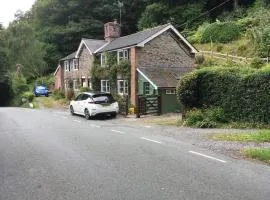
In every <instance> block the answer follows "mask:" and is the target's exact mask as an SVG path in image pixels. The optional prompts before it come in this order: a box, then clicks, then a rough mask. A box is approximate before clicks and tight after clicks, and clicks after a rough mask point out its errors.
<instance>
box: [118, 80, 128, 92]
mask: <svg viewBox="0 0 270 200" xmlns="http://www.w3.org/2000/svg"><path fill="white" fill-rule="evenodd" d="M117 90H118V94H120V95H127V94H128V82H127V80H118V81H117Z"/></svg>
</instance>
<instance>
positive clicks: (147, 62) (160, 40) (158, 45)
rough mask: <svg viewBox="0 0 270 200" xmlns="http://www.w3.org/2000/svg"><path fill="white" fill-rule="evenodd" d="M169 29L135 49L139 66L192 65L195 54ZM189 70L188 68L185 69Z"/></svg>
mask: <svg viewBox="0 0 270 200" xmlns="http://www.w3.org/2000/svg"><path fill="white" fill-rule="evenodd" d="M178 40H180V39H178V37H175V35H174V33H172V32H171V31H166V32H164V33H163V34H161V35H159V36H158V37H156V38H155V39H153V40H152V41H150V42H148V43H147V44H145V46H144V47H143V48H138V49H137V59H138V60H137V62H138V66H141V67H162V68H164V67H181V68H190V71H191V70H192V69H193V67H194V61H195V55H194V54H191V53H190V50H189V49H188V48H187V47H186V46H184V44H183V43H181V41H178ZM187 71H189V70H187Z"/></svg>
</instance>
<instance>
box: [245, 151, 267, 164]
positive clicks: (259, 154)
mask: <svg viewBox="0 0 270 200" xmlns="http://www.w3.org/2000/svg"><path fill="white" fill-rule="evenodd" d="M243 152H244V154H245V156H247V157H249V158H253V159H257V160H260V161H263V162H266V163H270V148H263V149H261V148H256V149H245V150H243Z"/></svg>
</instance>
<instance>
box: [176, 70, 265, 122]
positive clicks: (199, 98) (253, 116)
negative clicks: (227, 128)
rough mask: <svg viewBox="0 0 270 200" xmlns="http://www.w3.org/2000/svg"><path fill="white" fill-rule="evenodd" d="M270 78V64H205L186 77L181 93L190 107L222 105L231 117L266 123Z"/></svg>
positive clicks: (227, 115)
mask: <svg viewBox="0 0 270 200" xmlns="http://www.w3.org/2000/svg"><path fill="white" fill-rule="evenodd" d="M269 80H270V69H269V68H262V69H251V68H237V67H230V68H228V67H226V68H225V67H213V68H203V69H200V70H197V71H194V72H191V73H189V74H187V75H186V76H184V77H183V79H182V80H181V81H180V82H179V84H178V86H177V97H178V99H179V100H180V101H181V103H182V104H183V105H184V107H185V108H186V109H190V108H193V107H195V108H209V107H213V106H214V107H220V108H222V109H223V112H224V116H226V119H228V120H231V121H238V122H249V123H265V124H266V123H269V122H270V109H269V108H270V101H269V99H270V90H269V88H270V82H269ZM221 115H222V114H219V116H221Z"/></svg>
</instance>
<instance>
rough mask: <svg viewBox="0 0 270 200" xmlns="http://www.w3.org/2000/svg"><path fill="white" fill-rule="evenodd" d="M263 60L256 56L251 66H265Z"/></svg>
mask: <svg viewBox="0 0 270 200" xmlns="http://www.w3.org/2000/svg"><path fill="white" fill-rule="evenodd" d="M263 64H264V63H263V61H262V59H261V58H258V57H255V58H253V59H252V60H251V63H250V67H252V68H256V69H258V68H261V67H262V66H263Z"/></svg>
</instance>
